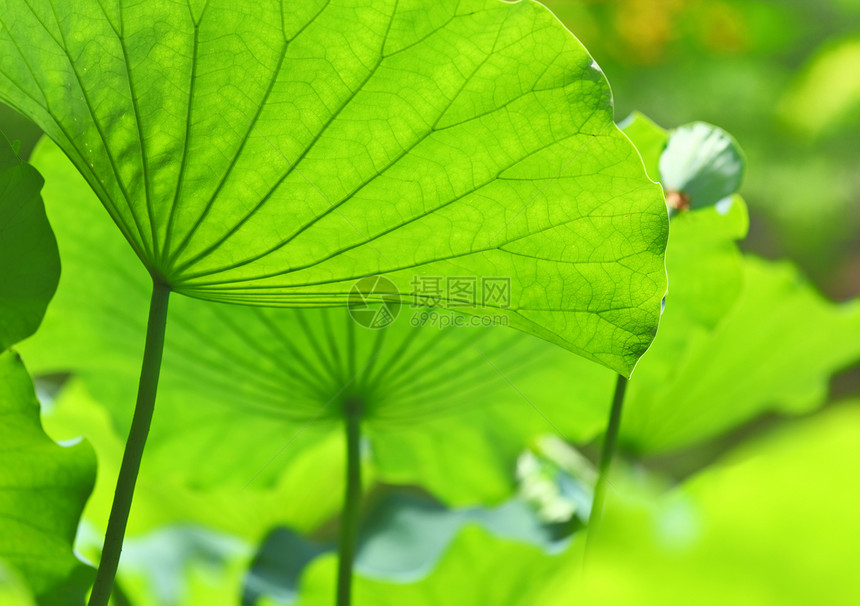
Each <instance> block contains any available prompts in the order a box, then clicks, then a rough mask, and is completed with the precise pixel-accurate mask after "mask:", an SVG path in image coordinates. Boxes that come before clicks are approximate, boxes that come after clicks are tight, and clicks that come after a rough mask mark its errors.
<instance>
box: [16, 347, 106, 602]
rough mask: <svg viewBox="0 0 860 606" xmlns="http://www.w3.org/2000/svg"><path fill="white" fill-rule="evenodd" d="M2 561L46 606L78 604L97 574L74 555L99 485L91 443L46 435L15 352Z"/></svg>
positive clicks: (26, 377)
mask: <svg viewBox="0 0 860 606" xmlns="http://www.w3.org/2000/svg"><path fill="white" fill-rule="evenodd" d="M0 419H2V421H0V443H2V444H3V450H2V453H0V560H2V562H4V563H7V564H9V565H11V566H13V567H14V568H15V569H16V570H17V571H18V572H19V573H20V574H21V576H22V577H23V579H24V580H25V581H26V583H27V585H28V587H29V588H30V589H31V590H32V591H33V594H34V595H35V596H36V598H37V600H38V602H39V603H41V604H51V605H54V604H56V605H60V604H76V603H78V602H79V601H80V600H82V596H83V595H84V593H85V592H86V590H87V589H88V587H89V583H90V582H91V581H92V578H91V577H92V574H91V573H92V572H93V571H92V569H90V568H89V567H88V566H86V565H84V564H83V563H81V562H80V561H79V560H78V559H77V558H76V557H75V556H74V555H73V553H72V542H73V541H74V539H75V532H76V530H77V526H78V518H79V517H80V515H81V510H82V509H83V505H84V502H85V501H86V499H87V497H88V496H89V494H90V491H91V490H92V487H93V482H94V480H95V457H94V456H93V452H92V449H91V448H90V446H89V445H88V444H77V445H75V446H73V447H69V448H63V447H61V446H59V445H57V444H55V443H54V442H53V441H51V440H50V439H49V438H48V437H47V436H46V435H45V433H44V432H43V431H42V426H41V423H40V421H39V402H38V401H37V400H36V394H35V392H34V391H33V383H32V381H31V380H30V375H29V374H27V370H26V369H25V368H24V365H23V363H22V362H21V360H20V358H19V357H18V356H17V354H15V353H14V352H10V351H7V352H5V353H2V354H0Z"/></svg>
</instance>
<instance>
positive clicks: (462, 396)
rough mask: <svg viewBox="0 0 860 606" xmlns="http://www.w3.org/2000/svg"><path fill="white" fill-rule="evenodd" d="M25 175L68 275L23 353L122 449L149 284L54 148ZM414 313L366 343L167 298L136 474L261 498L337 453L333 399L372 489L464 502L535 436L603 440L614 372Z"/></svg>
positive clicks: (531, 342)
mask: <svg viewBox="0 0 860 606" xmlns="http://www.w3.org/2000/svg"><path fill="white" fill-rule="evenodd" d="M34 161H35V162H37V163H38V164H39V165H40V166H41V167H42V168H43V169H46V170H47V172H48V174H49V175H50V179H49V180H48V182H47V184H46V189H45V200H46V204H47V208H48V214H49V216H50V217H51V220H52V222H53V223H54V224H56V226H57V227H56V233H57V238H58V242H59V245H60V250H61V253H62V255H63V258H64V263H65V270H64V273H63V277H62V279H61V284H60V287H59V289H58V293H57V296H56V297H55V300H54V303H53V304H52V306H51V308H50V309H49V312H48V315H47V317H46V320H45V322H44V324H43V327H42V329H41V330H40V331H39V333H38V334H37V335H36V336H35V337H34V338H32V339H30V340H29V341H28V342H27V343H25V344H24V346H23V347H24V351H26V353H27V354H28V356H29V358H28V359H30V360H32V364H33V370H34V372H36V373H39V374H45V373H57V372H74V373H75V374H77V375H79V376H80V377H81V378H82V379H83V380H84V381H85V383H86V386H87V390H88V392H89V394H90V396H91V397H92V398H94V399H95V400H96V401H98V402H101V403H103V404H104V405H105V406H107V407H108V409H109V411H110V416H111V419H112V421H111V422H112V423H113V425H114V426H115V427H116V428H117V431H118V433H119V435H124V434H125V432H126V431H127V427H128V425H129V423H130V417H131V411H130V410H128V407H127V402H128V401H129V400H130V399H131V398H132V397H133V393H132V390H133V388H134V385H135V380H134V378H135V377H136V375H137V373H138V372H139V370H138V364H139V362H138V357H139V352H140V348H141V347H142V344H143V336H144V332H145V321H144V318H145V313H144V312H145V309H146V306H147V299H148V293H147V279H148V278H147V276H146V273H145V271H143V270H142V269H141V268H140V266H139V264H138V263H136V260H135V259H134V256H133V253H132V252H131V251H130V250H128V247H127V246H125V245H124V243H123V242H122V238H121V237H120V236H119V234H118V233H116V230H114V229H113V226H112V225H111V223H110V220H109V218H108V217H107V216H105V215H104V213H103V212H101V210H100V209H99V208H98V201H97V200H96V198H95V196H94V195H93V194H92V193H91V192H90V191H89V190H88V189H87V187H86V184H85V183H83V180H82V179H81V177H80V176H79V175H78V173H77V172H76V171H75V170H74V168H73V167H72V166H71V164H70V163H69V162H68V161H67V160H65V159H64V158H63V157H62V155H61V153H60V152H59V150H58V149H57V148H56V147H55V146H52V145H48V146H44V145H43V146H41V147H40V148H38V149H37V150H36V152H35V154H34ZM70 201H71V202H74V203H70ZM424 313H427V312H426V311H425V310H424V309H423V308H421V309H410V308H409V307H408V306H403V309H402V310H401V316H400V317H398V318H397V319H396V320H395V322H394V323H393V324H392V325H391V326H389V327H388V328H386V329H384V330H378V331H373V330H368V329H365V328H363V327H361V326H358V325H357V324H356V323H354V322H353V321H352V320H351V319H350V317H349V315H348V314H347V312H346V310H343V309H339V308H329V309H304V310H294V309H272V308H257V307H246V306H235V305H226V304H220V303H209V302H201V301H197V300H193V299H189V298H179V299H177V300H176V301H175V302H173V303H171V309H170V318H169V321H170V323H171V324H170V325H171V330H170V331H168V333H167V340H166V344H165V353H164V362H165V363H164V369H163V372H162V376H161V380H160V386H159V401H158V406H159V407H161V408H164V409H165V410H167V411H169V414H165V415H156V416H155V418H154V420H153V425H152V429H151V433H150V436H149V439H148V443H147V456H146V457H145V460H144V463H143V467H142V470H141V476H142V477H147V476H148V477H151V478H153V481H155V482H158V483H165V482H168V481H175V482H184V483H190V484H194V485H197V486H199V487H205V488H207V489H211V488H214V487H216V486H222V487H223V486H231V487H233V489H234V490H235V489H237V487H238V486H245V485H246V484H248V483H249V482H251V483H252V486H254V487H255V488H258V487H259V488H262V487H265V486H267V485H268V484H271V483H273V482H277V478H278V477H280V476H281V475H282V474H283V469H284V466H285V465H287V464H288V463H289V466H290V468H292V467H293V466H294V465H295V462H294V461H295V459H296V458H297V457H300V453H301V452H302V451H303V450H304V449H306V448H309V447H311V446H312V445H314V444H317V443H318V442H319V441H320V440H323V441H325V440H331V439H334V440H335V441H336V443H337V444H338V445H339V444H340V443H341V442H340V441H341V434H342V430H341V426H340V415H341V410H342V405H343V402H344V401H345V400H347V399H349V398H351V397H359V398H361V399H362V400H363V401H364V407H365V424H364V432H365V435H366V436H367V438H368V444H369V448H368V449H367V460H368V463H370V464H371V466H372V467H373V469H374V470H375V473H376V474H377V475H378V477H379V478H380V479H382V480H385V481H389V482H396V483H421V484H423V485H425V486H427V487H428V488H429V489H430V490H431V491H432V492H434V493H435V494H437V495H438V496H439V497H440V498H442V499H443V500H446V501H448V502H451V503H455V504H469V503H475V502H482V501H485V500H492V501H499V500H501V499H503V498H505V497H506V496H507V495H508V494H510V492H511V491H512V490H513V488H514V474H513V470H514V465H515V461H516V457H517V456H518V455H519V453H520V452H521V450H522V448H524V447H525V445H527V444H528V443H529V441H530V439H531V438H532V437H533V436H535V435H537V434H543V433H552V432H561V433H562V434H563V435H565V436H566V437H567V438H568V439H570V440H574V441H581V440H588V439H590V438H591V437H593V436H594V435H595V434H596V433H597V432H599V431H600V429H601V427H602V425H603V422H604V421H603V419H604V418H605V411H606V409H607V407H608V405H609V402H610V399H611V398H610V397H609V390H610V388H611V385H612V382H613V373H612V372H610V371H609V370H607V369H605V368H602V367H601V366H599V365H596V364H592V363H590V362H588V361H586V360H584V359H582V358H579V357H577V356H573V355H571V354H570V353H569V352H566V351H564V350H563V349H561V348H558V347H556V346H554V345H552V344H550V343H547V342H545V341H543V340H541V339H537V338H534V337H531V336H529V335H524V334H522V333H520V332H516V331H508V330H504V329H501V328H482V327H462V328H460V327H447V328H445V329H439V328H437V327H436V326H433V325H430V323H428V325H427V326H424V327H422V328H415V327H413V326H412V318H413V317H417V318H418V319H421V317H422V314H424ZM413 314H418V315H417V316H413ZM458 317H464V316H458ZM77 427H78V429H77V431H81V433H84V434H85V435H88V436H91V434H89V433H87V432H86V431H85V425H84V424H79V425H78V426H77ZM326 452H328V453H333V456H335V461H334V462H331V463H329V468H332V469H340V468H341V465H342V463H341V462H340V460H341V459H342V457H343V453H342V451H341V450H338V449H334V450H331V449H330V450H328V451H326ZM237 453H241V454H237ZM111 456H112V457H113V459H114V460H118V456H119V450H118V449H117V450H116V452H115V453H114V454H113V455H111ZM464 460H468V461H469V464H468V465H466V464H464V463H463V461H464ZM341 475H342V474H340V473H335V472H332V473H331V474H327V475H326V477H333V478H337V479H336V480H334V481H333V484H332V485H330V486H328V487H326V494H327V495H329V494H330V495H339V494H340V491H339V486H338V484H339V482H340V478H341ZM141 481H142V482H143V481H144V480H141ZM310 485H315V483H314V482H311V483H310ZM304 492H305V493H306V494H307V495H308V498H311V496H310V494H311V493H310V492H308V491H307V490H305V491H304ZM319 509H320V510H321V511H322V510H324V509H325V508H324V507H322V506H321V507H320V508H319Z"/></svg>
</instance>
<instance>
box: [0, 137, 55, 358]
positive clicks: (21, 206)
mask: <svg viewBox="0 0 860 606" xmlns="http://www.w3.org/2000/svg"><path fill="white" fill-rule="evenodd" d="M41 189H42V177H41V176H40V175H39V173H38V172H36V169H34V168H33V167H32V166H29V165H28V164H25V163H24V162H22V161H21V160H20V159H18V157H17V156H16V155H15V152H14V150H13V149H12V145H11V144H10V143H9V141H7V140H6V137H5V136H4V135H3V134H2V133H0V351H4V350H5V349H7V348H8V347H10V346H11V345H12V344H14V343H16V342H18V341H20V340H21V339H24V338H26V337H28V336H30V335H31V334H33V333H34V332H35V331H36V329H37V328H38V327H39V322H41V321H42V316H43V315H44V313H45V308H46V307H47V306H48V301H50V300H51V296H52V295H53V294H54V290H55V289H56V288H57V281H58V280H59V278H60V257H59V254H58V253H57V243H56V241H55V240H54V234H53V232H52V231H51V226H50V225H48V219H47V217H46V216H45V208H44V206H43V205H42V199H41V197H40V196H39V192H40V190H41Z"/></svg>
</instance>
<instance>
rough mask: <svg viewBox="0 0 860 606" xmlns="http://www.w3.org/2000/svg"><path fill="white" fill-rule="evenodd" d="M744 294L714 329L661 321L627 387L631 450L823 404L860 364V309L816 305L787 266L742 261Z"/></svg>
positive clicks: (676, 443) (667, 446) (625, 437)
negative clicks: (837, 380) (832, 385)
mask: <svg viewBox="0 0 860 606" xmlns="http://www.w3.org/2000/svg"><path fill="white" fill-rule="evenodd" d="M744 284H745V286H744V289H743V290H742V292H741V295H740V297H739V299H738V301H737V303H736V304H735V306H734V307H733V308H732V310H731V311H730V312H729V313H728V314H727V315H726V317H725V318H723V320H722V321H721V323H720V324H719V325H717V326H716V327H715V328H714V329H712V330H709V329H706V328H703V327H699V328H696V327H695V326H693V325H691V324H690V323H689V322H684V321H683V320H682V319H681V318H678V321H674V320H672V321H670V318H669V315H668V314H669V311H668V303H667V317H666V319H665V321H664V323H663V325H662V326H661V329H660V331H661V332H660V338H659V339H657V340H656V341H655V343H654V347H653V348H652V350H651V351H649V352H648V355H647V356H646V358H644V359H643V360H642V364H641V367H640V369H639V370H637V373H636V381H632V382H631V383H630V389H629V391H628V394H627V395H628V399H627V402H626V404H625V413H624V414H625V416H624V422H623V425H622V429H621V434H622V436H621V439H622V441H623V442H625V443H626V445H627V446H628V447H629V448H631V449H633V450H636V451H645V452H659V451H667V450H672V449H676V448H680V447H683V446H687V445H690V444H693V443H695V442H697V441H699V440H702V439H705V438H708V437H712V436H715V435H718V434H719V433H721V432H723V431H725V430H726V429H729V428H730V427H734V426H736V425H739V424H741V423H743V422H745V421H748V420H750V419H752V418H754V417H755V416H757V415H759V414H762V413H763V412H765V411H780V412H785V413H789V414H797V413H802V412H806V411H809V410H811V409H813V408H814V407H816V406H819V405H820V404H821V403H823V401H824V399H825V397H826V395H827V386H828V381H829V379H830V376H831V375H832V374H833V373H835V372H837V371H838V370H841V369H843V368H846V367H848V366H850V365H851V364H852V363H856V361H857V360H858V358H860V305H858V302H857V301H851V302H849V303H844V304H834V303H831V302H829V301H826V300H825V299H823V298H822V297H821V296H820V295H819V294H818V293H817V292H815V290H814V289H813V288H812V286H811V285H809V284H808V283H807V282H806V281H805V280H804V279H803V278H802V277H801V276H799V275H798V273H797V270H795V269H794V268H793V267H792V266H791V265H788V264H785V263H781V264H780V263H772V262H767V261H762V260H759V259H755V258H747V259H746V260H745V261H744Z"/></svg>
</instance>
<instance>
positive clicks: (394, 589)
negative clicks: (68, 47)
mask: <svg viewBox="0 0 860 606" xmlns="http://www.w3.org/2000/svg"><path fill="white" fill-rule="evenodd" d="M569 564H570V563H569V562H567V561H566V559H565V558H562V557H558V556H552V555H547V554H546V553H545V552H543V551H542V550H540V549H539V548H537V547H534V546H531V545H524V544H522V543H517V542H514V541H509V540H504V539H498V538H495V537H492V536H491V535H489V534H488V533H487V532H486V531H484V530H483V529H480V528H477V527H474V526H468V527H466V528H464V529H463V530H462V531H461V532H460V534H459V535H458V536H457V538H456V539H455V541H454V543H453V544H452V545H451V547H450V548H449V550H448V552H447V553H446V554H445V556H444V557H443V558H442V560H441V561H440V562H439V564H438V565H437V567H436V569H435V570H434V571H433V572H432V573H431V574H430V575H429V576H427V577H426V578H423V579H421V580H420V581H418V582H415V583H409V584H402V583H390V582H389V583H387V582H384V581H377V580H371V579H366V578H362V577H361V576H357V577H356V578H355V580H354V582H353V583H354V587H353V604H355V605H356V606H371V605H373V606H388V605H389V604H390V605H392V606H394V605H395V604H398V605H399V604H410V605H413V604H414V605H415V606H448V605H450V606H454V605H456V606H479V605H480V606H484V605H485V604H493V605H494V606H531V605H532V604H544V603H545V602H543V601H541V600H540V599H538V596H539V595H541V594H542V593H544V592H543V585H542V581H543V580H544V579H545V578H547V577H548V576H549V575H552V574H554V573H556V574H557V573H558V571H559V569H561V568H562V567H564V566H565V565H567V566H568V569H567V572H568V573H569V574H570V575H572V576H576V571H575V569H574V568H572V567H570V566H569ZM336 567H337V559H336V558H335V557H334V556H323V557H321V558H319V559H318V560H316V561H315V562H314V563H313V564H311V566H310V567H309V568H308V570H307V571H306V573H305V575H304V576H303V577H302V582H301V590H300V599H299V601H298V605H299V606H317V605H322V604H330V603H332V601H333V599H334V589H335V588H334V584H333V582H332V581H333V580H334V578H335V568H336Z"/></svg>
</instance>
